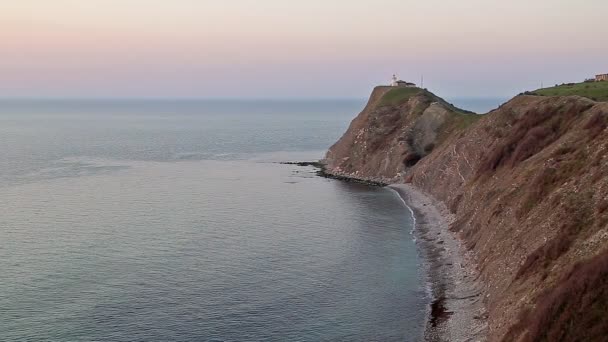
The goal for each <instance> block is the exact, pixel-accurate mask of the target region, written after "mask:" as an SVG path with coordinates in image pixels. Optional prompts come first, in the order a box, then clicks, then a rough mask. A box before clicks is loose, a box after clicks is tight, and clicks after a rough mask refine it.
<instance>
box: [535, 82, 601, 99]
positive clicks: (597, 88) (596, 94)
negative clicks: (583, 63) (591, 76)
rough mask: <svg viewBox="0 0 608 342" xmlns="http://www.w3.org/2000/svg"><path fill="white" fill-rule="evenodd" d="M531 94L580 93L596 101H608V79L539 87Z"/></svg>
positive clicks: (561, 94) (566, 94)
mask: <svg viewBox="0 0 608 342" xmlns="http://www.w3.org/2000/svg"><path fill="white" fill-rule="evenodd" d="M529 94H531V95H541V96H569V95H578V96H583V97H586V98H589V99H592V100H594V101H608V81H604V82H582V83H568V84H562V85H558V86H555V87H551V88H542V89H538V90H535V91H533V92H530V93H529Z"/></svg>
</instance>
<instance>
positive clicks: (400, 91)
mask: <svg viewBox="0 0 608 342" xmlns="http://www.w3.org/2000/svg"><path fill="white" fill-rule="evenodd" d="M421 91H422V89H420V88H395V89H391V90H389V91H388V92H387V93H386V94H384V96H382V99H381V100H380V106H398V105H401V104H403V103H405V102H407V100H409V99H410V97H412V96H414V95H416V94H418V93H420V92H421Z"/></svg>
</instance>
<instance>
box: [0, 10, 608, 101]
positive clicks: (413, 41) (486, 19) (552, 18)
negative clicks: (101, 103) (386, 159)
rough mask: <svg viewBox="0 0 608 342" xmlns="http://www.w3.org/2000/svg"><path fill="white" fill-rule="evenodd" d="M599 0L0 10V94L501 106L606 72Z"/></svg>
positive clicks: (605, 27)
mask: <svg viewBox="0 0 608 342" xmlns="http://www.w3.org/2000/svg"><path fill="white" fill-rule="evenodd" d="M607 13H608V1H606V0H579V1H574V0H534V1H530V0H510V1H504V0H500V1H495V0H424V1H422V0H415V1H412V0H374V1H371V0H366V1H362V0H306V1H290V0H231V1H217V0H216V1H211V0H171V1H167V0H86V1H84V0H19V1H15V0H0V97H63V98H65V97H87V98H88V97H169V98H173V97H188V98H190V97H196V98H364V97H366V96H367V95H368V94H369V92H370V91H371V89H372V88H373V86H375V85H379V84H386V83H388V82H389V80H390V78H391V76H392V74H393V73H397V75H398V76H399V77H400V78H402V79H405V80H407V81H412V82H415V83H418V84H419V83H420V80H421V77H422V76H424V87H427V88H429V89H430V90H432V91H434V92H435V93H437V94H438V95H440V96H445V97H452V98H453V97H510V96H512V95H515V94H517V93H519V92H521V91H524V90H533V89H536V88H539V87H540V86H541V83H542V84H544V85H545V86H547V85H552V84H555V83H562V82H574V81H582V80H583V79H584V78H586V77H592V76H594V75H595V74H597V73H608V57H607V56H608V38H607V37H608V24H607V19H606V14H607Z"/></svg>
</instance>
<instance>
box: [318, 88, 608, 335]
mask: <svg viewBox="0 0 608 342" xmlns="http://www.w3.org/2000/svg"><path fill="white" fill-rule="evenodd" d="M607 126H608V103H603V102H595V101H593V100H591V99H587V98H583V97H579V96H562V97H551V96H527V95H521V96H517V97H515V98H513V99H512V100H511V101H509V102H507V103H506V104H504V105H502V106H501V107H500V108H498V109H496V110H494V111H492V112H490V113H488V114H485V115H475V114H470V113H466V112H464V111H461V110H459V109H457V108H455V107H453V106H451V105H450V104H448V103H446V102H445V101H443V100H442V99H440V98H438V97H437V96H435V95H433V94H432V93H430V92H428V91H426V90H422V89H418V88H403V89H397V88H390V87H378V88H376V89H374V91H373V93H372V96H371V98H370V100H369V103H368V104H367V106H366V107H365V109H364V110H363V111H362V112H361V113H360V114H359V115H358V116H357V117H356V118H355V119H354V120H353V121H352V123H351V125H350V127H349V128H348V130H347V132H346V133H345V134H344V136H343V137H342V138H341V139H340V140H339V141H338V142H337V143H336V144H334V145H333V146H332V147H331V148H330V150H329V151H328V153H327V156H326V158H325V160H324V163H325V165H326V172H329V173H333V174H337V175H341V176H348V177H353V178H359V179H372V180H382V181H384V182H386V183H391V182H392V183H400V182H405V183H411V184H412V185H413V186H415V187H417V188H419V189H421V190H423V191H424V192H426V193H427V194H429V195H430V196H432V197H434V198H435V199H437V200H439V201H441V202H443V203H444V204H445V205H446V206H447V207H448V208H449V210H450V211H451V212H452V213H453V214H454V215H455V221H454V223H453V224H452V225H451V227H450V229H451V230H452V231H453V232H455V234H457V235H458V236H459V237H460V238H461V239H462V241H463V242H464V244H465V246H466V248H467V249H468V250H470V252H471V254H472V255H473V256H474V259H475V262H476V267H477V269H478V271H479V274H480V278H481V281H482V284H483V290H482V292H483V295H484V303H485V306H486V309H487V312H488V330H487V337H488V340H490V341H567V340H584V341H594V340H601V339H603V338H604V337H605V336H608V319H606V318H605V315H606V313H608V130H607V129H606V127H607Z"/></svg>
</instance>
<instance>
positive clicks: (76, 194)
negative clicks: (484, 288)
mask: <svg viewBox="0 0 608 342" xmlns="http://www.w3.org/2000/svg"><path fill="white" fill-rule="evenodd" d="M362 106H363V101H319V102H311V101H301V102H293V101H292V102H284V101H249V102H245V101H241V102H239V101H232V102H227V101H206V102H205V101H202V102H197V101H181V102H170V101H147V102H146V101H114V102H110V101H53V102H48V101H46V102H45V101H38V102H36V101H33V102H32V101H29V102H25V101H4V102H2V103H0V270H1V273H2V277H0V340H7V341H11V340H31V341H42V340H44V341H169V340H171V341H372V340H376V341H415V340H418V339H419V337H420V335H421V333H422V329H423V327H424V324H425V315H426V310H427V307H428V303H429V298H428V295H427V292H426V291H425V282H424V277H423V275H422V274H420V273H421V272H420V267H419V266H420V262H421V261H420V260H419V258H418V255H417V253H416V246H415V244H414V242H413V239H412V235H411V234H410V232H411V230H412V218H411V216H410V214H409V212H408V210H407V209H406V208H405V207H404V205H403V203H402V202H401V201H400V199H399V198H398V196H397V195H396V194H395V193H393V192H392V191H391V190H388V189H380V188H371V187H366V186H361V185H353V184H345V183H341V182H338V181H332V180H327V179H322V178H318V177H316V176H315V175H314V170H313V169H312V168H302V167H296V166H290V165H281V164H278V163H276V162H279V161H294V160H295V161H299V160H313V159H318V158H320V157H321V156H322V155H323V151H324V150H326V149H327V148H328V147H329V146H330V145H331V144H332V143H333V142H334V141H335V140H336V139H337V138H338V137H339V136H340V135H341V134H342V132H343V131H344V130H345V129H346V127H347V125H348V123H349V121H350V120H351V119H352V117H353V116H354V115H356V113H357V112H358V111H359V110H360V109H361V108H362Z"/></svg>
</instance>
